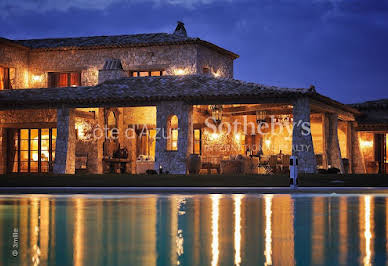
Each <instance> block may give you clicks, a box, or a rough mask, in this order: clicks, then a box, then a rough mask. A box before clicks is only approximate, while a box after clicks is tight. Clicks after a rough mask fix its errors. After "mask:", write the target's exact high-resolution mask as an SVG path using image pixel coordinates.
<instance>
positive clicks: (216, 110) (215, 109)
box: [210, 105, 222, 124]
mask: <svg viewBox="0 0 388 266" xmlns="http://www.w3.org/2000/svg"><path fill="white" fill-rule="evenodd" d="M210 110H211V114H212V117H213V119H214V121H215V122H216V123H217V124H219V123H221V120H222V105H212V106H210Z"/></svg>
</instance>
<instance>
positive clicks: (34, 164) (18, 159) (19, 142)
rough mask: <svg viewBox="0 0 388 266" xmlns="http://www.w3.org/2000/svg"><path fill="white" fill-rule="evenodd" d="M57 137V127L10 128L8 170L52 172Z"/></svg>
mask: <svg viewBox="0 0 388 266" xmlns="http://www.w3.org/2000/svg"><path fill="white" fill-rule="evenodd" d="M56 137H57V129H56V128H42V129H17V130H9V132H8V156H9V158H10V159H9V162H8V171H9V172H16V173H17V172H20V173H47V172H51V171H52V169H53V164H54V160H55V144H56Z"/></svg>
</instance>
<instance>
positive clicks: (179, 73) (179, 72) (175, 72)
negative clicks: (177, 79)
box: [174, 68, 187, 76]
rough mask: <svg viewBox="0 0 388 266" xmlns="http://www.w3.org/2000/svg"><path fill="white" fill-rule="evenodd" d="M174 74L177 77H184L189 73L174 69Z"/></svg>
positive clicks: (181, 69)
mask: <svg viewBox="0 0 388 266" xmlns="http://www.w3.org/2000/svg"><path fill="white" fill-rule="evenodd" d="M174 74H175V75H177V76H182V75H186V74H187V71H186V70H184V69H183V68H176V69H174Z"/></svg>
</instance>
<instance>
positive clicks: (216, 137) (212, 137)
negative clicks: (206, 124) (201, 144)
mask: <svg viewBox="0 0 388 266" xmlns="http://www.w3.org/2000/svg"><path fill="white" fill-rule="evenodd" d="M219 137H220V134H219V133H217V132H213V133H211V134H210V135H209V139H210V140H212V141H213V140H217V139H218V138H219Z"/></svg>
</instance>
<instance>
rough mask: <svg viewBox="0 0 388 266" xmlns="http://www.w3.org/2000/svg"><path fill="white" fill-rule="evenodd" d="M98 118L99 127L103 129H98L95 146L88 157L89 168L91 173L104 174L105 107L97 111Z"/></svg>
mask: <svg viewBox="0 0 388 266" xmlns="http://www.w3.org/2000/svg"><path fill="white" fill-rule="evenodd" d="M96 120H97V124H98V127H99V128H100V129H101V130H96V131H95V134H96V136H93V137H94V138H96V139H95V140H94V144H93V148H92V149H91V153H89V158H88V170H89V172H90V173H91V174H102V173H103V168H102V157H103V154H102V153H103V144H104V140H105V137H104V136H105V135H104V109H103V108H98V110H97V112H96Z"/></svg>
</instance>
